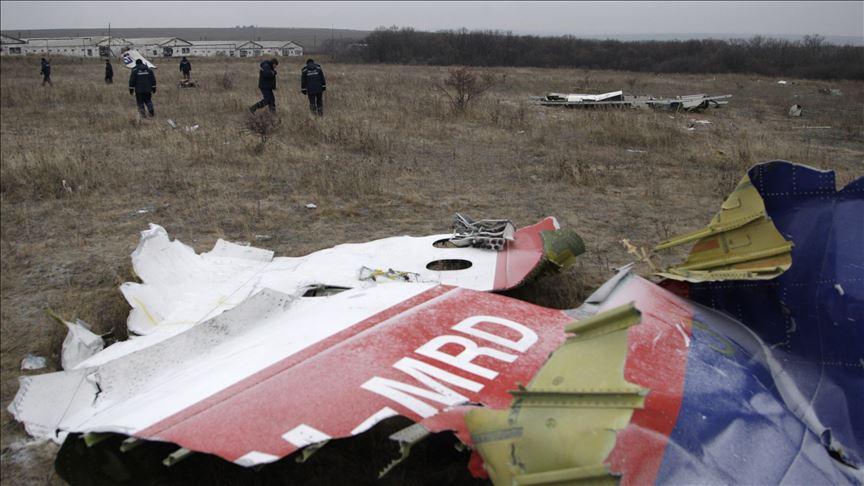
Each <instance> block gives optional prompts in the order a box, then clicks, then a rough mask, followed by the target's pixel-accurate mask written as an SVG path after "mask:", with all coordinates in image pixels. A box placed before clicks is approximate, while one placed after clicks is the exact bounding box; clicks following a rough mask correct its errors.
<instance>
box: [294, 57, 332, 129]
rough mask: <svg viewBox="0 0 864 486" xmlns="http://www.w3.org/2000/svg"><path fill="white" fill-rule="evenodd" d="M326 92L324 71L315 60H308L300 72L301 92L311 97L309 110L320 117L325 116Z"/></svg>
mask: <svg viewBox="0 0 864 486" xmlns="http://www.w3.org/2000/svg"><path fill="white" fill-rule="evenodd" d="M325 91H327V81H326V80H325V79H324V70H323V69H321V65H320V64H318V63H316V62H315V61H314V60H312V59H307V60H306V65H305V66H303V69H302V70H301V71H300V92H301V93H303V94H304V95H306V96H308V97H309V109H310V110H311V111H312V113H315V114H316V115H319V116H321V115H323V114H324V92H325Z"/></svg>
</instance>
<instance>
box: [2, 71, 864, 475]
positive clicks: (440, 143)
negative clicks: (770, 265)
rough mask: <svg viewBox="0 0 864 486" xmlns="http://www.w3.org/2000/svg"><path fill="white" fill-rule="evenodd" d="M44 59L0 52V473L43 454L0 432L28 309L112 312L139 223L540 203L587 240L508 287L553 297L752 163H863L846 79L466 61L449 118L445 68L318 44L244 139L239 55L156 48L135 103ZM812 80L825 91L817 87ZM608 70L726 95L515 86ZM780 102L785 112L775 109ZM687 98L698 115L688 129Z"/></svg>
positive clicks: (294, 233)
mask: <svg viewBox="0 0 864 486" xmlns="http://www.w3.org/2000/svg"><path fill="white" fill-rule="evenodd" d="M52 61H53V65H54V73H53V78H54V86H53V88H42V87H41V86H40V83H39V78H38V76H37V73H38V69H36V67H38V59H7V58H4V59H3V60H2V77H0V109H2V113H3V116H2V123H0V142H2V143H0V158H2V163H0V207H2V217H0V219H2V235H0V252H2V277H0V289H2V311H0V320H2V376H3V379H2V406H3V411H2V432H3V438H2V447H3V448H4V453H3V455H2V457H3V463H4V466H3V473H2V474H3V476H2V479H3V482H4V484H5V483H6V482H7V481H11V482H22V481H24V480H22V478H25V477H40V478H41V477H45V476H46V475H50V471H49V469H50V465H49V464H48V463H47V462H42V463H40V465H39V466H38V467H36V468H35V469H33V468H30V469H28V470H27V471H30V472H26V471H25V470H24V469H23V468H24V467H25V466H22V465H21V463H19V462H18V461H17V460H16V459H15V457H17V456H16V453H13V452H11V450H10V449H7V448H8V447H9V446H10V444H12V443H13V442H15V441H16V440H19V439H21V438H22V437H24V433H23V429H22V428H21V426H20V425H19V424H17V423H15V422H13V421H12V420H11V417H10V416H9V414H8V413H7V412H6V410H5V407H6V406H7V405H8V403H9V401H10V400H11V399H12V397H13V396H14V394H15V392H16V390H17V388H18V385H17V379H16V378H17V377H18V376H19V375H20V374H21V371H20V370H19V362H20V359H21V358H22V357H23V356H24V354H26V353H27V352H33V353H36V354H39V355H44V356H49V357H51V358H52V359H53V361H52V363H53V365H54V366H57V364H58V360H57V353H58V351H59V349H58V346H59V342H60V340H62V332H61V331H62V329H58V325H57V324H56V323H55V322H53V321H52V320H51V319H50V318H49V317H47V315H46V314H45V309H49V308H50V309H52V310H54V311H55V312H57V313H58V314H60V315H62V316H64V317H65V318H67V319H73V318H81V319H83V320H85V321H88V322H90V323H92V324H93V325H94V327H95V328H96V330H97V331H99V332H107V331H109V330H110V329H112V328H114V329H117V330H122V329H123V327H124V325H125V317H126V314H127V312H128V307H127V306H126V304H125V303H124V302H123V300H122V297H120V294H119V291H118V290H117V286H118V285H119V284H120V283H121V282H123V281H126V280H130V279H132V278H133V277H132V273H131V269H130V267H129V253H130V252H131V251H132V250H133V249H134V248H135V245H136V243H137V239H138V232H139V231H141V230H142V229H145V228H146V226H147V223H148V222H156V223H159V224H162V225H164V226H165V227H166V228H167V229H168V231H169V232H170V233H171V235H172V236H174V237H177V238H179V239H181V240H182V241H184V242H186V243H188V244H191V245H193V246H194V247H195V249H196V250H198V251H203V250H206V249H209V248H210V247H211V246H212V244H213V243H214V242H215V240H216V239H217V238H220V237H221V238H226V239H229V240H239V241H249V242H252V243H253V244H257V245H259V246H263V247H267V248H271V249H273V250H275V251H276V253H277V254H278V255H302V254H306V253H309V252H311V251H314V250H317V249H321V248H325V247H329V246H332V245H334V244H337V243H343V242H349V241H365V240H369V239H373V238H380V237H385V236H390V235H398V234H415V235H422V234H428V233H430V232H446V231H447V230H448V228H449V226H450V221H451V218H452V215H453V213H454V212H456V211H464V212H466V213H468V214H470V215H472V216H475V217H489V218H509V219H511V220H513V221H514V222H516V223H517V224H518V225H526V224H530V223H533V222H535V221H537V220H538V219H540V218H542V217H544V216H546V215H555V216H557V217H558V218H559V220H560V221H561V223H562V225H565V226H570V227H573V228H575V229H576V230H577V231H578V232H579V233H580V234H581V235H582V237H583V238H584V240H585V243H586V245H587V253H586V254H585V255H584V256H582V257H580V260H579V264H578V266H577V267H576V268H574V269H572V270H568V271H567V272H566V273H565V274H564V275H561V276H557V277H547V278H544V279H542V280H541V281H540V282H538V283H537V284H536V285H535V286H533V287H529V288H526V289H522V290H521V291H519V292H518V293H516V295H517V296H519V297H520V298H525V299H528V300H532V301H535V302H538V303H542V304H544V305H550V306H556V307H562V308H566V307H573V306H575V305H578V304H579V303H580V301H581V299H582V298H584V296H585V295H587V294H588V293H589V292H590V291H591V290H592V289H593V288H596V286H597V285H598V284H599V283H601V282H602V281H604V280H605V279H606V278H608V277H609V276H610V275H611V272H612V271H613V268H614V267H617V266H620V265H622V264H625V263H627V262H629V261H630V260H631V259H632V258H631V257H630V256H629V255H628V254H627V253H626V250H625V248H624V247H623V246H622V245H621V243H620V240H621V239H622V238H627V239H629V240H630V241H631V242H633V243H634V244H636V245H639V246H650V245H651V244H652V243H654V242H657V241H658V240H660V239H664V238H667V237H668V236H670V235H673V234H677V233H682V232H685V231H690V230H693V229H696V228H698V227H700V226H701V225H704V224H705V223H706V222H707V221H708V220H709V219H710V217H711V216H712V215H713V214H714V212H715V211H716V210H717V208H718V207H719V204H720V202H721V201H722V199H723V197H724V196H725V194H726V193H728V191H729V190H730V189H732V188H733V187H734V185H735V183H736V182H737V181H738V180H739V179H740V177H741V175H742V174H743V172H744V171H745V170H746V168H747V167H749V166H750V165H751V164H753V163H756V162H759V161H764V160H769V159H778V158H780V159H788V160H792V161H795V162H801V163H806V164H809V165H812V166H816V167H821V168H833V169H836V170H837V171H838V179H839V183H840V184H845V183H846V182H849V181H850V180H852V179H853V177H856V176H860V175H861V174H862V172H864V167H862V160H864V119H862V118H864V110H862V106H864V84H862V83H860V82H837V83H829V82H820V81H798V80H790V81H794V83H795V84H790V85H786V86H783V85H777V84H776V79H768V78H764V77H763V78H758V77H753V76H738V75H735V76H733V75H728V76H720V75H718V76H716V77H715V76H713V75H712V76H707V75H692V76H691V75H688V76H684V75H681V76H671V75H663V76H652V75H648V74H633V73H626V72H605V71H596V72H594V71H584V70H570V69H560V70H556V69H535V68H532V69H488V70H479V71H481V72H486V73H488V74H490V75H495V76H498V77H499V79H501V80H502V81H501V82H500V83H498V84H496V85H495V86H494V87H493V88H492V89H490V90H489V91H488V92H487V93H485V95H484V97H483V98H481V99H478V100H477V101H476V104H475V105H474V106H472V107H471V108H470V109H469V110H468V112H467V113H465V114H464V116H459V117H454V116H452V114H451V111H450V109H449V106H448V102H447V100H446V99H443V98H442V96H441V95H436V94H435V93H434V91H433V88H434V85H435V84H436V83H440V82H441V81H442V80H443V79H444V78H445V77H446V75H447V69H446V68H438V67H407V66H376V65H345V64H331V63H328V62H326V60H324V62H323V63H322V64H323V67H324V69H325V71H326V72H327V78H328V80H329V82H328V91H327V92H326V93H325V96H324V102H325V108H324V110H325V115H324V117H323V118H317V117H313V116H311V115H310V113H309V111H308V108H307V102H306V99H305V97H303V96H302V95H301V94H300V92H299V82H298V79H297V78H298V76H299V72H300V64H299V62H294V63H292V62H290V61H287V60H286V61H285V62H284V65H280V66H279V73H280V74H279V77H280V80H279V89H278V90H277V92H276V95H277V109H278V114H277V115H278V117H279V118H280V119H281V120H282V128H281V129H280V130H278V131H276V132H275V133H272V134H270V135H269V139H268V140H267V141H266V143H264V144H261V140H260V137H259V136H258V135H254V134H249V133H248V132H247V131H245V130H244V129H243V126H244V125H243V123H244V122H243V120H244V117H246V116H248V112H247V111H246V107H247V106H249V105H250V104H252V103H254V102H255V101H257V100H258V99H259V98H260V94H259V93H258V91H257V89H256V82H257V70H258V69H257V61H256V60H253V59H249V60H242V59H231V60H224V59H223V60H217V59H213V60H195V59H193V63H194V64H195V71H194V73H195V78H196V80H197V81H200V82H201V84H202V87H201V88H197V89H185V90H180V89H178V88H177V87H176V83H177V81H178V80H179V73H178V72H176V69H175V64H174V63H175V62H176V61H173V60H172V61H170V62H161V61H160V62H157V65H159V66H160V67H161V69H159V70H158V71H157V77H158V79H159V83H160V90H159V92H158V93H157V94H156V95H155V96H154V103H155V105H156V113H157V117H156V118H155V119H152V120H149V119H148V120H143V121H141V122H139V121H138V120H137V116H136V109H135V106H134V99H133V98H132V97H131V96H129V94H128V92H127V90H126V88H125V82H124V79H123V77H124V75H125V70H124V68H122V67H121V66H117V67H116V68H115V69H116V70H117V71H118V73H119V74H118V77H117V82H116V83H115V84H114V85H111V86H106V85H104V84H103V83H102V66H103V64H102V62H100V61H98V60H93V61H80V60H64V59H62V58H56V59H53V60H52ZM826 87H830V88H839V89H841V90H842V92H843V96H840V97H837V96H828V95H824V94H819V93H818V89H819V88H826ZM622 88H624V89H628V90H629V89H631V88H632V89H638V93H640V94H653V95H656V96H659V95H673V94H688V93H700V92H706V93H712V94H725V93H731V94H733V95H734V96H735V97H734V98H733V99H732V101H731V103H730V104H729V105H728V106H726V107H724V108H722V109H719V110H712V111H708V112H706V113H703V114H674V113H665V112H654V111H640V110H637V111H629V110H626V111H625V110H567V109H550V108H542V107H538V106H533V105H530V104H529V103H528V102H527V97H528V96H530V95H541V94H543V92H544V91H557V92H567V91H589V90H593V91H609V90H615V89H622ZM794 103H799V104H802V105H803V106H804V108H805V116H804V117H803V118H796V119H793V118H788V117H787V116H786V115H785V113H786V111H787V110H788V108H789V106H790V105H792V104H794ZM263 111H266V110H260V111H259V115H260V114H261V113H262V112H263ZM168 118H170V119H173V120H175V121H176V122H177V123H178V125H180V126H179V127H178V128H177V129H172V128H170V127H169V126H168V124H167V123H166V120H167V119H168ZM691 118H692V119H706V120H710V121H711V122H712V124H711V125H706V126H699V127H697V129H696V130H693V131H688V130H687V129H686V128H687V125H688V119H691ZM195 124H199V125H200V128H199V129H198V130H197V131H195V132H191V133H189V132H186V131H185V130H184V127H185V126H190V125H195ZM803 126H831V127H832V128H831V129H828V130H821V129H803V128H801V127H803ZM628 149H629V150H628ZM63 181H65V183H64V182H63ZM308 202H314V203H315V204H317V205H318V209H315V210H308V209H306V208H305V207H304V205H305V204H306V203H308ZM142 208H147V209H148V212H146V213H144V214H139V213H138V209H142ZM256 235H267V236H269V238H268V239H266V240H264V241H258V240H257V239H256V238H257V237H256ZM120 334H121V337H122V332H120ZM46 457H50V456H46ZM34 471H35V472H34ZM33 474H36V475H37V476H32V475H33ZM27 475H30V476H27Z"/></svg>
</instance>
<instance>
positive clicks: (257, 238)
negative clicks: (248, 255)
mask: <svg viewBox="0 0 864 486" xmlns="http://www.w3.org/2000/svg"><path fill="white" fill-rule="evenodd" d="M255 239H256V240H261V241H267V240H272V239H273V236H272V235H255Z"/></svg>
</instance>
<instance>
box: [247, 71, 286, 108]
mask: <svg viewBox="0 0 864 486" xmlns="http://www.w3.org/2000/svg"><path fill="white" fill-rule="evenodd" d="M278 65H279V60H278V59H276V58H273V59H270V60H269V61H264V62H262V63H261V69H260V71H259V73H258V90H259V91H261V95H262V96H263V98H262V99H261V101H259V102H258V103H255V104H254V105H252V106H250V107H249V111H251V112H252V113H255V111H256V110H258V109H259V108H264V107H265V106H266V107H267V108H269V109H270V112H271V113H275V112H276V96H275V95H273V90H275V89H276V66H278Z"/></svg>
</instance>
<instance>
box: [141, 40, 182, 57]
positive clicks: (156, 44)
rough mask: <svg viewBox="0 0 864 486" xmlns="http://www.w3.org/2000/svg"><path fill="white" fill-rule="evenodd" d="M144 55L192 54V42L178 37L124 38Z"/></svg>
mask: <svg viewBox="0 0 864 486" xmlns="http://www.w3.org/2000/svg"><path fill="white" fill-rule="evenodd" d="M126 40H128V41H129V42H130V43H132V49H137V50H138V52H140V53H141V55H142V56H145V57H180V56H190V55H192V43H191V42H189V41H187V40H183V39H181V38H179V37H142V38H134V39H126Z"/></svg>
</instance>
